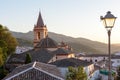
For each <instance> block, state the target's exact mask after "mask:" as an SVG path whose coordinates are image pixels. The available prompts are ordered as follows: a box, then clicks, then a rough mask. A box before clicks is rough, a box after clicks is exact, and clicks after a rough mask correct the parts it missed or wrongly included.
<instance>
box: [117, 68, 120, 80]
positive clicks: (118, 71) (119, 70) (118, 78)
mask: <svg viewBox="0 0 120 80" xmlns="http://www.w3.org/2000/svg"><path fill="white" fill-rule="evenodd" d="M117 80H120V67H118V69H117Z"/></svg>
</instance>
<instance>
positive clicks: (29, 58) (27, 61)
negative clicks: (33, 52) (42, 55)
mask: <svg viewBox="0 0 120 80" xmlns="http://www.w3.org/2000/svg"><path fill="white" fill-rule="evenodd" d="M31 61H32V59H31V56H30V54H29V53H27V54H26V59H25V64H28V63H31Z"/></svg>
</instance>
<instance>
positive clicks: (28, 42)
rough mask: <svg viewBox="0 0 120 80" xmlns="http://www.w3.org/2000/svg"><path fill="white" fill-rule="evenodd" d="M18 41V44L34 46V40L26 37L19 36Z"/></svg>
mask: <svg viewBox="0 0 120 80" xmlns="http://www.w3.org/2000/svg"><path fill="white" fill-rule="evenodd" d="M17 41H18V43H19V44H18V46H30V47H32V46H33V42H32V41H29V40H25V39H21V38H17Z"/></svg>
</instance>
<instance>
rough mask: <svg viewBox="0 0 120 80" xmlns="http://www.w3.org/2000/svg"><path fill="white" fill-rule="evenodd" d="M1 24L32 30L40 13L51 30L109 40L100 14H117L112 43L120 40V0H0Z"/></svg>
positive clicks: (19, 30) (13, 28) (16, 28)
mask: <svg viewBox="0 0 120 80" xmlns="http://www.w3.org/2000/svg"><path fill="white" fill-rule="evenodd" d="M0 3H1V4H0V24H2V25H4V26H7V27H8V29H9V30H11V31H16V32H24V33H25V32H28V31H32V30H33V27H34V25H35V24H36V22H37V18H38V15H39V12H41V14H42V18H43V20H44V24H45V25H46V26H47V28H48V31H50V32H54V33H58V34H64V35H66V36H71V37H75V38H79V37H82V38H87V39H90V40H94V41H100V42H104V43H107V40H108V36H107V31H106V29H105V28H104V26H103V24H102V22H101V20H100V16H104V15H106V12H107V11H111V12H112V14H113V15H114V16H115V17H117V19H116V22H115V26H114V28H113V29H112V33H111V42H112V43H120V23H119V22H120V19H119V18H120V0H0Z"/></svg>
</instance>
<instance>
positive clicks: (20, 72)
mask: <svg viewBox="0 0 120 80" xmlns="http://www.w3.org/2000/svg"><path fill="white" fill-rule="evenodd" d="M3 80H64V78H63V77H62V76H61V73H60V71H59V70H58V68H57V67H56V66H54V65H50V64H45V63H41V62H32V63H29V64H26V65H23V66H19V67H17V68H15V69H14V70H13V71H12V72H11V73H9V74H8V75H7V76H6V77H5V78H4V79H3Z"/></svg>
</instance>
